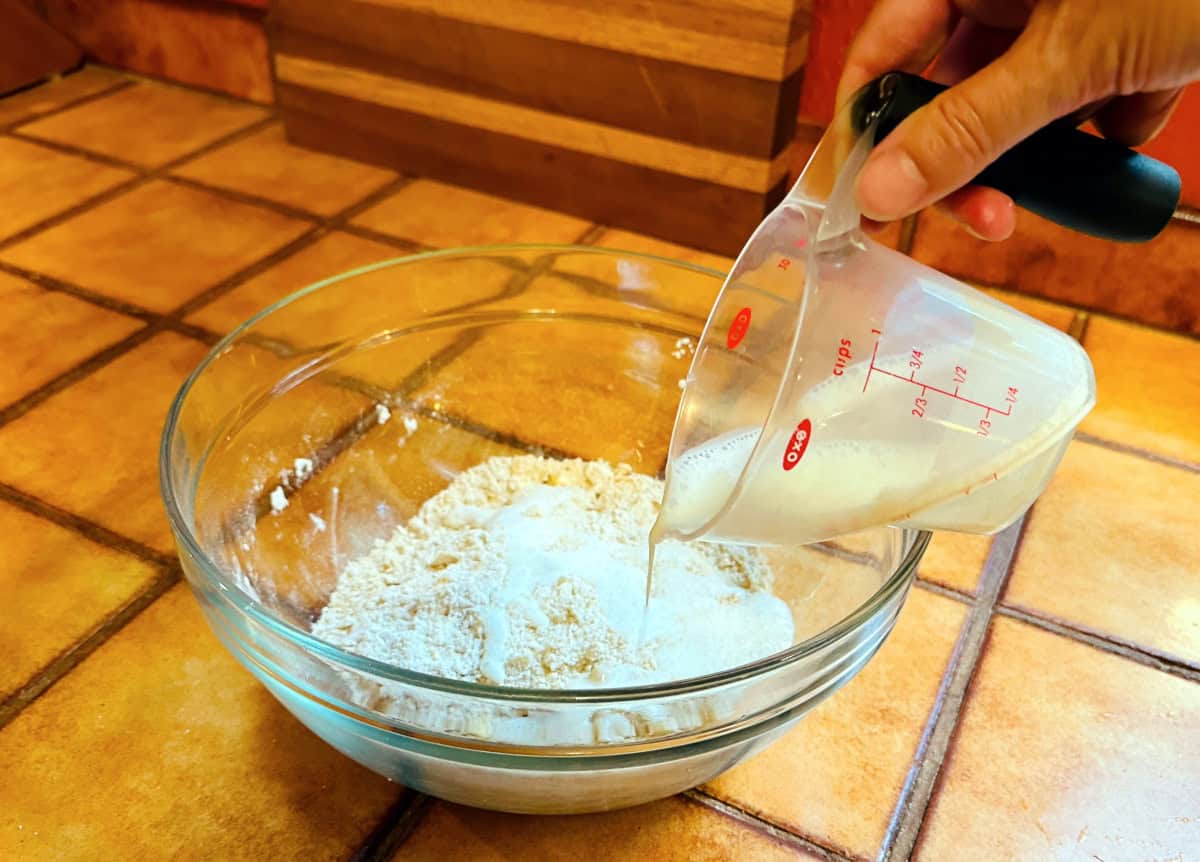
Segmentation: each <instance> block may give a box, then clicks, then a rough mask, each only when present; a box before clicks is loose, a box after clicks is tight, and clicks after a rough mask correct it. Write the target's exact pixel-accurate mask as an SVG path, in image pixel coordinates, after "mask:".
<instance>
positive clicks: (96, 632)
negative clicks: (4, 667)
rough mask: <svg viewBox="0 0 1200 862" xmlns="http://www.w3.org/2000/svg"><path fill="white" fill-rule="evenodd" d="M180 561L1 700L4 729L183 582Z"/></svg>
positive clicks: (1, 718) (0, 711)
mask: <svg viewBox="0 0 1200 862" xmlns="http://www.w3.org/2000/svg"><path fill="white" fill-rule="evenodd" d="M180 574H181V573H180V570H179V568H178V564H176V565H174V566H171V567H168V568H165V569H163V570H161V571H160V572H159V573H158V575H157V576H156V577H155V578H154V579H153V580H152V581H151V583H150V585H149V586H147V587H146V588H144V589H143V590H141V591H140V592H138V593H137V594H136V595H135V596H134V597H133V598H131V599H130V600H129V601H127V602H126V603H125V604H123V605H121V606H120V607H119V608H117V609H116V610H115V611H113V612H112V613H110V614H109V615H108V616H106V617H105V618H104V619H103V620H102V621H101V622H100V623H99V625H97V626H96V628H94V629H93V630H92V631H91V632H90V633H89V634H87V635H85V636H84V637H83V638H81V639H80V640H78V641H76V642H75V643H74V644H72V645H71V646H70V647H68V648H67V649H66V650H64V651H63V652H62V653H60V654H59V655H58V656H57V657H55V658H54V659H52V660H51V661H50V662H49V663H48V664H45V665H43V666H42V668H41V669H40V670H38V672H37V673H36V674H34V675H33V677H32V678H31V679H30V680H29V681H28V682H26V683H25V684H24V685H22V686H21V687H20V688H19V689H17V690H16V691H15V692H13V694H11V695H9V697H7V698H5V699H4V700H3V701H0V729H3V728H4V727H5V725H7V724H9V722H11V721H12V720H13V719H15V718H16V717H17V716H18V715H20V714H21V713H22V712H23V711H24V710H25V709H26V708H27V707H29V706H30V705H32V704H33V703H34V702H36V701H37V699H38V698H40V697H41V696H42V695H43V694H45V693H46V692H47V691H49V690H50V689H51V688H53V687H54V685H55V683H57V682H58V681H59V680H61V679H62V678H63V677H65V676H66V675H67V674H68V673H70V672H71V671H72V670H74V669H75V668H76V667H78V666H79V664H81V663H82V662H83V660H84V659H86V658H87V657H88V656H90V655H91V654H92V653H94V652H95V651H96V650H97V649H99V648H100V647H101V646H103V645H104V644H105V643H106V642H107V641H108V640H109V638H111V637H112V636H113V635H115V634H116V633H117V632H119V631H120V630H121V629H123V628H124V627H125V626H126V625H127V624H128V623H129V622H130V621H131V620H133V619H134V618H135V617H136V616H138V614H140V613H141V612H142V611H144V610H145V609H146V608H148V607H150V605H152V604H154V602H155V601H157V600H158V599H159V597H161V596H162V595H163V594H164V593H166V592H167V590H169V589H171V587H173V586H175V584H177V583H178V582H179V581H180Z"/></svg>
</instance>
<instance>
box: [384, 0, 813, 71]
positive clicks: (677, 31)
mask: <svg viewBox="0 0 1200 862" xmlns="http://www.w3.org/2000/svg"><path fill="white" fill-rule="evenodd" d="M366 2H368V3H371V4H373V5H377V6H385V7H391V8H401V9H409V10H412V11H416V12H422V13H426V14H429V15H436V16H439V17H442V18H453V19H456V20H459V21H466V22H470V23H473V24H482V25H486V26H488V27H497V28H501V29H507V30H518V31H520V32H524V33H531V34H534V35H537V36H547V37H550V38H553V39H561V40H563V41H566V42H575V43H577V44H582V45H593V46H596V47H599V48H608V49H611V50H614V51H621V52H623V53H628V54H634V55H639V56H643V57H654V58H656V59H659V60H671V61H674V62H676V63H685V64H687V65H690V66H701V67H703V68H706V69H719V70H720V71H723V72H732V73H733V74H736V75H746V76H748V77H751V78H761V79H764V80H768V81H780V80H782V79H784V78H786V77H787V76H788V75H790V74H791V73H792V72H794V71H796V69H798V68H800V66H802V65H803V64H804V61H805V59H806V57H807V54H808V50H807V48H808V29H809V28H808V27H807V26H804V27H799V28H797V29H798V30H799V32H797V33H796V37H795V38H794V39H793V40H792V41H791V42H790V43H788V42H787V41H786V39H787V34H788V32H789V22H790V21H791V19H792V16H793V15H805V14H806V13H807V5H808V4H804V3H801V4H796V3H795V2H794V0H771V2H766V3H755V2H749V3H739V2H733V3H727V4H724V5H726V6H727V7H728V9H727V10H726V11H727V12H733V13H736V14H741V15H745V16H755V17H758V18H770V19H773V20H777V21H778V24H777V26H776V27H775V31H776V32H778V33H779V34H781V35H780V38H779V40H778V42H774V43H771V42H764V41H756V40H753V39H748V38H745V37H743V36H740V35H738V32H737V30H736V29H733V28H731V29H730V30H728V31H727V32H725V33H720V32H703V31H701V30H699V29H692V28H688V27H684V26H673V25H672V24H669V23H664V22H662V21H659V20H650V19H647V18H645V17H641V16H636V15H619V14H613V13H612V12H611V11H609V10H608V9H607V8H606V7H607V4H605V3H603V2H600V3H595V4H592V3H573V4H570V6H569V7H567V6H565V5H564V4H562V3H556V2H548V0H366ZM797 6H799V8H797ZM646 8H651V9H652V8H653V6H652V4H647V5H646ZM781 12H782V13H784V14H781ZM696 14H697V15H700V16H702V15H704V14H705V10H704V9H703V8H702V7H701V8H698V9H697V10H696Z"/></svg>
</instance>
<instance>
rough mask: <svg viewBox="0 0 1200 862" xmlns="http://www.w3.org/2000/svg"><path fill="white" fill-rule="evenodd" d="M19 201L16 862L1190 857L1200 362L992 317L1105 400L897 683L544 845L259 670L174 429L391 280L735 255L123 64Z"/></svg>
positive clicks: (39, 133) (16, 152)
mask: <svg viewBox="0 0 1200 862" xmlns="http://www.w3.org/2000/svg"><path fill="white" fill-rule="evenodd" d="M0 200H3V201H4V206H3V211H2V212H0V308H3V314H2V315H0V338H2V339H3V343H4V346H5V362H4V370H3V373H2V374H0V536H2V537H3V539H2V540H0V549H2V550H0V593H2V594H3V595H4V596H5V597H6V601H7V606H6V608H5V613H4V614H3V615H0V653H2V654H3V656H4V661H3V662H2V663H0V775H2V776H3V780H0V858H3V859H73V858H78V859H159V858H165V857H173V858H206V859H235V858H238V859H262V858H306V859H309V858H311V859H350V858H355V859H358V858H362V859H391V858H395V859H405V860H409V859H411V860H420V859H438V860H441V859H446V858H455V859H496V860H500V859H560V858H575V857H583V856H585V855H586V856H589V857H591V858H605V859H610V858H611V859H656V860H658V859H661V860H671V859H679V860H684V859H687V860H696V859H705V860H710V859H711V860H717V859H751V860H759V859H763V860H766V859H826V860H828V859H837V860H842V859H862V860H867V859H873V858H876V857H881V856H882V857H886V858H891V859H905V858H909V857H913V858H917V859H932V860H942V859H946V860H959V859H971V860H1007V859H1031V860H1042V859H1072V860H1073V859H1081V860H1092V859H1099V860H1104V862H1114V860H1139V862H1140V860H1164V862H1165V860H1188V859H1200V580H1198V572H1200V539H1197V531H1196V524H1197V520H1198V518H1200V342H1198V341H1196V340H1193V339H1189V338H1186V337H1183V336H1177V335H1170V334H1165V333H1161V332H1156V331H1154V330H1151V329H1148V328H1145V327H1142V326H1138V325H1134V324H1129V323H1125V322H1122V321H1118V320H1114V319H1109V318H1105V317H1099V316H1095V315H1088V314H1087V313H1084V312H1080V311H1076V310H1074V309H1071V308H1068V307H1066V306H1061V305H1055V304H1052V303H1048V302H1043V301H1038V300H1030V299H1027V298H1024V297H1020V296H1017V295H1015V294H1004V293H1001V292H996V291H994V292H996V293H997V294H998V295H1000V296H1001V298H1002V299H1005V300H1007V301H1010V302H1012V303H1013V304H1015V305H1017V306H1018V307H1020V308H1022V309H1023V310H1026V311H1028V312H1030V313H1032V314H1034V315H1035V316H1038V317H1040V318H1042V319H1043V320H1046V321H1047V322H1048V323H1050V324H1052V325H1054V326H1058V327H1061V328H1063V329H1065V330H1067V331H1069V332H1070V333H1071V334H1072V335H1074V336H1076V337H1078V338H1081V339H1082V340H1083V344H1084V346H1085V347H1086V348H1087V349H1088V351H1089V352H1090V354H1091V356H1092V359H1093V361H1094V363H1095V367H1096V374H1097V378H1098V380H1099V387H1100V394H1099V402H1098V404H1097V406H1096V409H1095V411H1094V412H1093V413H1092V414H1091V416H1090V417H1089V418H1088V419H1087V421H1086V422H1085V424H1084V426H1083V428H1082V430H1081V433H1080V434H1079V435H1078V439H1077V441H1076V442H1075V443H1074V444H1073V445H1072V447H1071V449H1070V451H1069V452H1068V454H1067V457H1066V459H1065V461H1064V462H1063V465H1062V467H1061V469H1060V470H1059V472H1058V474H1057V476H1056V478H1055V479H1054V481H1053V483H1052V484H1051V485H1050V487H1049V488H1048V489H1047V491H1046V493H1045V495H1044V496H1043V497H1042V499H1041V500H1040V501H1039V502H1038V503H1037V504H1036V505H1035V507H1034V508H1033V509H1032V510H1031V512H1030V514H1029V515H1028V516H1027V517H1026V518H1025V520H1024V521H1023V523H1022V524H1020V525H1018V526H1017V527H1014V528H1013V529H1010V530H1009V531H1006V532H1005V533H1003V534H1001V535H1000V536H999V537H998V538H997V539H996V540H995V541H989V540H986V539H980V538H974V537H964V536H956V535H939V536H937V537H936V538H935V540H934V542H933V545H932V546H931V549H930V551H929V553H928V554H927V555H926V557H925V560H924V562H923V564H922V567H921V579H920V581H919V583H918V588H917V589H915V590H914V591H913V593H912V595H911V597H910V600H909V601H908V603H907V606H906V607H905V609H904V611H903V613H902V615H901V617H900V621H899V623H898V625H897V628H896V630H895V632H894V634H893V635H892V637H891V639H890V640H889V641H888V642H887V644H886V645H885V646H884V648H883V650H882V651H881V653H880V654H879V656H878V657H877V658H876V659H875V660H874V661H873V662H872V663H871V664H870V665H869V666H868V668H867V669H866V670H865V671H863V673H862V674H861V675H860V676H859V677H858V678H856V679H855V680H854V681H853V682H851V683H850V685H849V686H847V687H846V688H845V689H844V690H843V691H841V692H839V693H838V694H837V695H835V696H834V697H833V698H832V699H831V700H830V701H828V702H827V703H826V704H824V705H822V706H821V707H820V708H818V709H817V710H816V711H815V712H814V713H813V714H812V715H810V716H809V717H808V718H807V719H806V720H804V721H803V722H801V723H800V724H799V725H798V726H797V727H796V728H795V729H794V730H792V731H791V732H790V734H789V735H787V736H786V737H784V738H783V740H782V741H780V742H779V743H777V744H776V745H775V746H774V747H772V748H771V749H769V750H768V751H767V752H766V753H764V754H762V755H760V756H758V757H757V758H755V759H753V760H751V761H749V762H747V763H745V764H743V765H741V766H739V767H737V768H735V769H734V770H733V771H732V772H729V773H727V774H726V775H724V776H722V777H720V778H719V779H718V780H716V781H714V782H713V783H712V784H710V785H708V786H705V787H703V788H700V789H698V790H696V791H692V792H690V793H687V794H684V795H683V796H681V797H677V798H674V799H670V800H665V801H662V802H659V803H655V804H651V805H647V806H643V807H641V808H637V809H632V810H628V811H621V812H616V813H612V814H605V815H588V816H582V817H575V818H555V819H553V820H552V822H548V821H549V819H548V818H533V817H515V816H508V815H500V814H493V813H487V812H480V811H473V810H470V809H465V808H461V807H457V806H453V805H448V804H444V803H442V802H439V801H436V800H431V799H425V798H423V797H420V796H419V795H417V794H414V793H411V792H409V791H406V790H404V789H403V788H400V787H398V786H396V785H393V784H390V783H388V782H386V781H384V780H383V779H381V778H378V777H376V776H375V775H373V774H372V773H370V772H368V771H367V770H365V769H362V768H361V767H359V766H357V765H356V764H354V763H353V762H351V761H349V760H347V759H345V758H343V757H342V756H341V755H339V754H337V753H335V752H334V751H333V750H332V749H330V748H328V747H327V746H326V745H325V744H324V743H322V742H321V741H320V740H318V739H317V738H315V737H314V736H313V735H311V734H310V733H309V732H308V731H306V730H305V729H304V728H303V727H301V726H300V725H299V724H298V723H297V722H296V721H295V720H293V719H292V718H291V717H290V716H289V715H288V714H287V713H286V712H285V711H284V710H283V709H282V707H280V706H278V705H277V704H276V703H275V702H274V701H273V700H272V699H271V698H270V696H269V695H268V694H267V693H266V691H265V690H264V689H263V688H262V687H261V686H259V685H258V684H257V683H255V682H254V681H253V680H252V679H251V677H250V676H249V674H247V673H246V672H244V671H243V670H242V669H241V668H239V667H238V666H237V665H236V664H235V662H234V660H233V659H232V658H231V657H230V656H229V655H228V654H227V653H226V652H225V651H224V650H223V649H222V648H221V647H220V646H219V645H218V643H217V641H216V640H215V639H214V637H213V636H212V635H211V634H210V633H209V631H208V629H207V627H206V626H205V624H204V623H203V621H202V619H201V617H200V613H199V610H198V608H197V606H196V604H195V602H194V601H193V600H192V598H191V596H190V595H189V593H188V591H187V589H186V587H185V586H184V585H182V584H181V583H180V575H179V570H178V568H177V564H176V562H175V561H174V559H173V555H172V546H171V541H170V538H169V535H168V532H167V527H166V523H165V520H164V516H163V514H162V508H161V505H160V503H159V499H158V490H157V482H156V475H155V473H156V467H155V461H156V459H155V454H156V448H157V443H158V435H159V432H160V428H161V425H162V420H163V416H164V414H165V411H166V408H167V404H168V401H169V400H170V398H171V397H172V395H173V394H174V391H175V389H176V387H177V386H178V385H179V383H180V382H181V380H182V378H183V377H184V375H185V374H186V373H187V372H188V371H189V370H190V369H191V368H192V366H193V365H194V364H195V363H196V362H197V361H198V360H199V359H200V358H201V357H202V356H203V355H204V353H205V351H206V350H207V349H208V346H209V345H210V344H211V343H212V341H213V340H214V338H215V337H216V336H217V335H218V334H219V333H222V332H225V331H227V330H228V329H229V328H230V327H232V326H233V325H234V324H236V323H237V322H239V321H240V320H242V319H243V318H244V317H246V316H247V315H248V314H250V313H251V312H253V311H255V310H257V309H259V308H261V307H262V306H263V305H264V304H266V303H269V302H271V301H273V300H275V299H277V298H279V297H281V296H283V295H285V294H286V293H289V292H291V291H292V290H293V289H295V288H296V287H298V286H301V285H303V284H306V283H309V282H311V281H313V280H315V279H317V278H320V277H324V276H328V275H331V274H334V273H337V272H340V271H344V270H346V269H349V268H351V267H354V266H358V265H362V264H365V263H369V262H372V261H375V260H380V259H385V258H388V257H394V256H396V255H397V253H403V252H407V251H413V250H416V249H421V248H427V247H436V246H449V245H463V244H472V243H488V242H521V241H548V242H574V241H578V242H585V243H593V244H597V245H611V246H616V247H623V248H630V249H641V250H647V251H653V252H657V253H660V254H666V255H670V256H675V257H684V258H688V259H691V260H696V261H701V262H705V263H709V264H712V265H714V266H717V267H726V266H727V265H728V261H725V260H722V259H720V258H715V257H713V256H711V255H705V254H703V253H700V252H694V251H690V250H688V249H683V248H679V247H676V246H670V245H667V244H665V243H662V242H658V241H655V240H651V239H647V238H643V237H639V236H635V235H632V234H627V233H623V232H620V231H614V230H609V229H605V228H604V227H602V226H599V225H591V224H588V223H586V222H583V221H580V220H579V219H576V218H572V217H569V216H565V215H561V214H557V213H553V212H548V211H544V210H539V209H535V208H532V207H528V206H522V205H519V204H514V203H509V202H506V201H500V200H497V199H494V198H489V197H486V196H483V195H480V194H477V193H475V192H471V191H466V190H462V189H457V188H453V187H449V186H446V185H442V184H440V183H435V182H431V181H427V180H421V179H412V178H404V177H399V176H396V175H395V174H392V173H390V172H388V171H384V170H380V169H377V168H372V167H366V166H363V165H359V164H355V163H352V162H347V161H343V160H339V159H334V158H330V157H327V156H323V155H317V154H313V153H308V152H304V151H301V150H297V149H295V148H293V147H291V146H289V145H288V144H287V143H286V142H285V141H284V139H283V136H282V133H281V131H280V128H279V126H278V125H277V124H276V123H275V122H274V120H273V118H272V116H271V115H270V113H269V112H268V111H266V110H265V109H263V108H260V107H258V106H253V105H248V104H241V103H238V102H234V101H231V100H227V99H223V98H216V97H213V96H210V95H206V94H202V93H198V92H193V91H188V90H184V89H179V88H174V87H168V86H165V85H161V84H157V83H151V82H145V81H139V80H134V79H130V78H127V77H124V76H121V75H118V74H117V73H114V72H110V71H107V70H104V69H98V68H89V69H85V70H84V71H82V72H79V73H76V74H74V75H72V76H69V77H68V78H66V79H63V80H60V81H58V82H55V83H51V84H47V85H44V86H42V87H39V88H37V89H35V90H31V91H27V92H24V93H21V94H18V95H16V96H12V97H10V98H7V99H3V100H0ZM904 233H905V232H901V231H893V232H892V233H891V234H890V235H889V236H890V237H891V239H892V240H893V241H899V240H900V237H902V236H903V235H904ZM916 233H917V236H916V239H917V242H918V243H921V242H924V243H925V244H926V246H927V245H928V243H929V242H930V241H931V240H929V239H925V240H922V238H921V225H920V224H919V223H918V225H917V232H916ZM907 234H908V236H907V237H904V242H905V243H906V249H907V247H911V244H912V242H913V237H912V232H911V231H908V232H907ZM1192 242H1193V251H1192V252H1191V253H1192V254H1196V253H1200V235H1198V236H1197V237H1196V238H1195V239H1193V240H1192ZM926 252H927V253H928V248H926ZM1058 277H1060V278H1070V277H1072V276H1071V274H1070V273H1069V272H1063V273H1059V274H1058ZM114 414H116V415H118V416H119V421H112V419H113V416H114Z"/></svg>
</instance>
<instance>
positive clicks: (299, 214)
mask: <svg viewBox="0 0 1200 862" xmlns="http://www.w3.org/2000/svg"><path fill="white" fill-rule="evenodd" d="M162 180H163V181H164V182H168V183H172V184H174V185H177V186H183V187H185V188H190V189H194V190H196V191H200V192H206V193H208V194H210V195H217V196H218V197H224V198H227V199H229V200H231V201H236V202H237V203H240V204H247V205H249V206H255V207H258V208H260V209H265V210H271V211H272V212H275V213H278V214H279V215H282V216H287V217H288V218H290V219H295V220H296V221H307V222H316V223H318V224H320V223H324V222H325V221H326V220H327V219H326V217H325V216H323V215H321V214H320V213H315V212H310V211H309V210H305V209H300V208H299V207H294V206H291V205H290V204H285V203H280V202H279V201H273V200H271V199H270V198H264V197H260V196H259V195H253V194H249V193H247V192H243V191H239V190H238V189H231V188H225V187H224V186H216V185H213V184H211V183H207V182H205V181H204V180H197V179H193V178H192V177H189V176H184V175H183V174H174V173H172V174H163V175H162Z"/></svg>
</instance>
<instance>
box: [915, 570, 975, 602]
mask: <svg viewBox="0 0 1200 862" xmlns="http://www.w3.org/2000/svg"><path fill="white" fill-rule="evenodd" d="M913 583H914V584H916V586H918V587H920V588H921V589H923V590H925V591H926V592H929V593H933V594H934V595H938V596H941V597H942V598H946V599H952V600H954V601H956V602H963V603H965V604H968V605H972V604H974V603H975V596H973V595H971V594H970V593H967V592H963V591H962V590H956V589H954V588H953V587H948V586H946V585H945V584H939V583H938V582H937V581H930V580H926V579H925V578H923V577H921V576H920V575H918V576H917V579H916V580H915V581H914V582H913Z"/></svg>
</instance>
